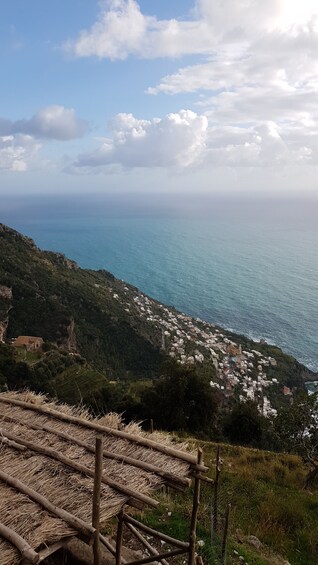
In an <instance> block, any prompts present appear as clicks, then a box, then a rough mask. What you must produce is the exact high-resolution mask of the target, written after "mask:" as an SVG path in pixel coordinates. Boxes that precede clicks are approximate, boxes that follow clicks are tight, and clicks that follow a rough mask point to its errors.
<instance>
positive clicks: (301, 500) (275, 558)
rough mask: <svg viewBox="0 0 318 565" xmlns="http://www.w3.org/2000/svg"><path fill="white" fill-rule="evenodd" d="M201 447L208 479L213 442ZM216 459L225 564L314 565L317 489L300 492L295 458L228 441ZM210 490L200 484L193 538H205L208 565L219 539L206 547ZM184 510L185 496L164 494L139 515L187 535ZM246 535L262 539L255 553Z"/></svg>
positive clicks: (216, 559)
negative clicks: (226, 527) (226, 537)
mask: <svg viewBox="0 0 318 565" xmlns="http://www.w3.org/2000/svg"><path fill="white" fill-rule="evenodd" d="M200 445H202V443H200ZM203 448H204V454H205V461H206V462H207V463H208V464H209V465H210V473H209V475H210V476H211V477H213V475H214V459H215V453H216V445H215V444H213V443H208V442H206V443H205V444H204V445H203ZM221 457H222V459H223V461H224V463H223V466H222V472H221V479H220V495H219V500H220V513H221V518H220V522H221V526H222V524H223V523H224V514H225V509H226V506H227V504H228V503H229V502H230V503H231V504H232V510H231V517H230V542H229V551H228V561H227V563H228V565H234V564H235V565H236V564H238V563H244V561H243V560H242V559H241V560H240V559H239V556H241V557H242V558H243V557H244V560H245V563H247V564H248V565H268V564H272V565H274V564H275V565H282V564H284V563H286V561H285V560H288V562H289V563H290V564H291V565H317V563H318V493H317V491H315V492H308V491H304V490H303V484H304V477H305V469H304V467H303V465H302V462H301V460H300V459H299V458H298V457H296V456H290V455H285V454H275V453H270V452H264V451H258V450H254V449H247V448H242V447H233V446H228V445H222V447H221ZM212 494H213V487H211V486H210V485H209V486H206V485H204V486H203V490H202V496H201V506H200V513H199V525H198V539H202V540H204V542H205V546H204V548H203V549H202V550H201V551H200V553H201V554H202V555H203V556H204V558H205V560H206V561H205V562H206V563H207V564H209V565H212V564H219V563H220V544H219V540H214V542H213V546H212V547H211V543H210V525H211V518H210V508H211V499H212ZM168 512H171V516H169V515H168ZM190 512H191V497H190V495H176V494H174V493H170V494H169V495H168V496H167V495H162V496H161V505H160V508H159V509H157V510H155V511H151V512H150V511H149V512H147V513H146V515H145V516H143V519H145V520H146V522H148V523H149V524H150V525H154V526H156V527H160V528H161V530H162V531H164V532H166V533H168V534H171V535H173V536H175V537H180V538H181V539H187V535H188V524H189V518H190ZM221 529H222V527H221ZM248 535H254V536H257V537H258V538H259V540H260V541H261V542H262V544H263V547H262V548H261V550H260V551H257V550H256V549H255V548H253V547H252V546H251V545H249V543H248V542H247V541H246V536H248ZM235 551H236V552H237V553H238V555H236V554H235V553H234V552H235ZM180 563H182V560H180Z"/></svg>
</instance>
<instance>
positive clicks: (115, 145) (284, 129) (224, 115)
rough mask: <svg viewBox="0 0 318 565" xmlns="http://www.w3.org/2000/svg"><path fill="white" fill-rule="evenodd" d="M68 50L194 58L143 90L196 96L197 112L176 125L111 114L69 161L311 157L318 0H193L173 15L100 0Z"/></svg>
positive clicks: (264, 162)
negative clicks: (98, 139) (107, 126)
mask: <svg viewBox="0 0 318 565" xmlns="http://www.w3.org/2000/svg"><path fill="white" fill-rule="evenodd" d="M66 48H67V49H68V51H70V52H72V53H73V55H74V56H76V57H89V56H96V57H99V58H101V59H102V58H110V59H112V60H115V59H125V58H127V57H128V56H129V55H133V56H136V57H140V58H154V57H170V58H176V57H182V56H184V55H189V54H190V55H196V56H197V57H196V59H195V63H194V64H192V65H187V66H185V65H181V64H179V67H180V68H176V71H175V72H173V73H172V74H170V75H167V76H165V77H163V78H162V79H161V80H160V81H159V83H158V84H155V85H151V86H150V87H149V88H148V90H147V92H148V94H152V95H160V94H170V95H177V94H181V93H198V94H199V98H198V100H197V102H196V103H195V107H196V108H200V113H201V112H202V113H203V114H201V116H197V115H196V114H193V115H195V116H196V119H195V120H190V122H189V124H188V125H187V128H185V129H184V131H183V130H182V128H180V129H177V127H176V119H175V118H171V117H169V116H178V114H172V115H169V116H167V117H166V118H163V119H162V120H159V121H156V120H151V121H144V120H136V119H135V118H134V117H133V116H131V115H128V114H122V115H119V116H117V118H116V119H115V120H114V121H113V124H112V128H113V137H112V138H111V139H107V140H104V141H103V144H102V145H101V146H100V147H99V149H98V150H96V151H94V152H92V153H90V154H84V155H81V156H80V157H79V158H78V162H77V167H80V166H82V167H84V165H86V166H87V167H94V166H95V167H97V166H98V165H107V164H109V163H118V164H120V165H122V166H127V167H135V166H147V167H151V166H171V165H181V166H186V165H187V164H193V163H197V162H201V163H205V164H213V165H214V166H216V165H218V166H225V167H226V166H231V167H238V166H246V167H254V166H255V167H258V166H262V167H272V166H274V167H275V166H278V165H279V166H291V164H293V165H294V164H297V163H299V164H302V165H306V164H307V165H308V164H315V163H318V111H317V104H316V100H317V96H318V78H317V77H318V59H317V52H318V2H317V0H266V1H264V0H235V1H234V0H213V1H211V0H196V1H195V2H194V4H193V10H192V11H191V12H190V13H189V16H188V18H183V19H178V20H176V19H170V20H163V19H161V20H160V19H159V18H158V17H156V16H149V15H146V14H143V13H142V11H141V8H140V5H139V3H138V2H137V0H107V1H104V2H102V3H101V10H100V14H99V17H98V20H97V21H96V22H95V23H94V24H93V25H92V26H91V28H90V29H86V30H83V31H82V32H81V33H80V35H79V36H78V38H77V39H74V40H70V41H69V42H68V43H67V44H66ZM198 118H200V120H201V121H200V122H199V121H198ZM206 118H208V122H209V127H208V126H207V121H205V122H204V121H203V120H205V119H206ZM203 123H204V124H205V126H204V128H203V127H202V126H203ZM181 131H182V134H181V135H180V136H179V133H180V132H181ZM177 132H178V133H177ZM185 132H186V134H185Z"/></svg>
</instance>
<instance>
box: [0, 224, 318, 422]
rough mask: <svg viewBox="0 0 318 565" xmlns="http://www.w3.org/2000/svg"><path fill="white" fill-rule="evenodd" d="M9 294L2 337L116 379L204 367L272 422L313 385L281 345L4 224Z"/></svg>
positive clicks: (2, 282) (2, 304) (0, 275)
mask: <svg viewBox="0 0 318 565" xmlns="http://www.w3.org/2000/svg"><path fill="white" fill-rule="evenodd" d="M0 289H2V291H1V292H0V324H2V325H1V327H2V337H3V335H4V334H5V330H6V337H7V338H8V339H9V338H12V337H15V336H17V335H37V336H41V337H43V338H44V340H45V341H50V342H54V343H56V344H57V345H58V346H63V347H64V348H66V349H67V350H68V351H70V352H78V353H80V355H82V356H83V357H84V358H85V359H87V361H88V362H89V363H90V364H91V365H92V366H93V367H94V368H95V369H97V370H101V371H103V372H105V373H106V374H107V376H108V377H111V378H113V377H116V379H121V378H125V377H127V376H131V377H134V378H141V377H142V378H143V377H152V376H156V375H159V374H160V371H161V367H162V363H163V362H164V361H165V360H167V359H168V358H172V359H174V360H175V361H176V362H178V363H181V364H183V365H196V366H197V367H198V368H199V370H200V371H203V372H204V373H205V374H208V375H209V377H210V378H211V380H212V381H213V383H212V385H213V386H214V387H215V388H217V389H218V390H220V391H221V392H222V393H223V395H224V396H225V398H227V399H228V400H231V399H232V398H234V399H237V400H241V401H245V400H254V401H256V402H257V403H258V405H259V408H260V410H261V411H262V412H263V414H264V415H270V414H271V413H275V409H276V407H277V405H278V404H279V403H280V402H282V401H283V402H284V401H288V400H289V399H290V397H291V395H292V394H293V390H296V389H298V388H302V387H303V386H304V380H309V379H311V378H314V374H313V373H311V372H310V371H309V370H308V369H306V367H304V366H303V365H301V364H300V363H298V362H297V361H296V360H295V359H294V358H293V357H291V356H288V355H285V354H284V353H283V352H282V351H281V350H280V349H279V348H277V347H273V346H269V345H268V344H262V343H256V342H253V341H251V340H249V339H247V338H245V337H244V336H237V335H235V334H231V333H230V332H226V331H225V330H223V329H222V328H219V327H216V326H214V325H213V324H209V323H207V322H204V321H202V320H198V319H195V320H194V319H193V318H191V317H189V316H186V315H185V314H182V313H180V312H177V311H176V310H175V309H173V308H169V307H167V306H165V305H162V304H160V303H159V302H157V301H155V300H153V299H151V298H149V297H147V296H146V295H145V294H143V293H142V292H140V291H139V290H138V289H137V288H135V287H133V286H131V285H129V284H126V283H125V282H123V281H121V280H118V279H116V278H115V277H114V276H113V275H112V274H111V273H108V272H107V271H92V270H86V269H81V268H80V267H79V266H78V265H77V264H76V263H75V262H74V261H70V260H69V259H67V258H66V257H65V256H64V255H62V254H59V253H52V252H48V251H41V250H40V249H38V248H37V247H36V246H35V244H34V242H33V241H32V240H31V239H29V238H27V237H25V236H23V235H21V234H19V233H18V232H16V231H14V230H12V229H11V228H8V227H7V226H5V225H3V224H0ZM0 339H1V336H0ZM284 386H285V387H288V388H289V389H290V390H289V391H288V390H287V391H286V389H285V390H284V389H283V387H284ZM283 393H285V394H283Z"/></svg>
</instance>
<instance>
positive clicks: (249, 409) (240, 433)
mask: <svg viewBox="0 0 318 565" xmlns="http://www.w3.org/2000/svg"><path fill="white" fill-rule="evenodd" d="M263 419H264V417H263V416H261V415H260V413H259V411H258V408H257V404H256V403H255V402H251V401H250V402H246V403H238V404H236V405H235V406H234V408H233V410H232V411H231V412H230V413H229V414H227V416H226V417H225V420H224V425H223V432H224V435H225V436H226V438H227V439H228V440H229V441H230V442H231V443H236V444H240V445H254V446H255V447H256V446H259V445H260V443H261V440H262V435H263V430H262V428H263V426H262V424H263Z"/></svg>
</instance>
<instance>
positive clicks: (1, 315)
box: [0, 285, 12, 343]
mask: <svg viewBox="0 0 318 565" xmlns="http://www.w3.org/2000/svg"><path fill="white" fill-rule="evenodd" d="M11 308H12V290H11V288H9V287H7V286H3V285H0V343H3V342H4V339H5V336H6V331H7V327H8V322H9V312H10V310H11Z"/></svg>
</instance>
